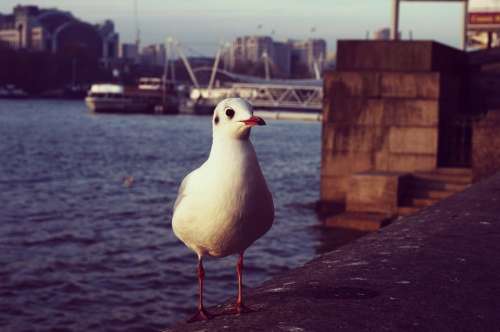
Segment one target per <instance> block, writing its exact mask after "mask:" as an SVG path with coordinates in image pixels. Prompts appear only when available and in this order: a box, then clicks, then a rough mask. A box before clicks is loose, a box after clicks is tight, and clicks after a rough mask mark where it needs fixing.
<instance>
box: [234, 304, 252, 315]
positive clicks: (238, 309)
mask: <svg viewBox="0 0 500 332" xmlns="http://www.w3.org/2000/svg"><path fill="white" fill-rule="evenodd" d="M250 312H255V310H254V309H252V308H250V307H247V306H246V305H244V304H243V303H236V304H235V306H234V313H235V314H237V315H239V314H248V313H250Z"/></svg>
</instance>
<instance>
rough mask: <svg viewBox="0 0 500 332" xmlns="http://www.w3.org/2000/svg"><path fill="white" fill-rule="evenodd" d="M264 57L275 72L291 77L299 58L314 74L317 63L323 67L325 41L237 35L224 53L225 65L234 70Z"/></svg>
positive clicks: (299, 61) (255, 62) (262, 59)
mask: <svg viewBox="0 0 500 332" xmlns="http://www.w3.org/2000/svg"><path fill="white" fill-rule="evenodd" d="M265 57H267V59H268V60H269V62H270V67H271V69H272V71H273V75H276V74H277V75H278V76H281V77H290V76H291V75H292V71H293V70H294V67H295V65H294V63H297V62H298V63H300V64H301V65H302V66H303V67H304V68H306V70H307V71H308V72H309V73H310V74H312V73H313V72H314V66H315V63H316V65H318V66H319V68H320V69H321V68H322V63H323V62H324V59H325V58H326V42H325V41H324V40H323V39H308V40H305V41H295V40H288V41H285V42H278V41H274V40H273V39H272V38H271V37H269V36H243V37H238V38H236V40H235V41H234V42H233V43H232V44H231V46H230V48H229V50H228V51H227V52H226V53H225V54H224V63H225V67H226V69H228V70H234V69H236V68H241V67H242V66H243V67H244V66H248V65H249V64H258V63H262V62H263V61H265Z"/></svg>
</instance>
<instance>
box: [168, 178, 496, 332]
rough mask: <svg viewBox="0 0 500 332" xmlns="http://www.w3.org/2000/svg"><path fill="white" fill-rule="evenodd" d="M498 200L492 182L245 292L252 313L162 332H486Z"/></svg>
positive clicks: (492, 318)
mask: <svg viewBox="0 0 500 332" xmlns="http://www.w3.org/2000/svg"><path fill="white" fill-rule="evenodd" d="M499 193H500V174H497V175H495V176H493V177H491V178H488V179H485V180H483V181H481V182H479V183H477V184H475V185H473V186H472V187H470V188H469V189H467V190H466V191H464V192H462V193H459V194H456V195H454V196H452V197H450V198H448V199H445V200H443V201H441V202H439V203H437V204H436V205H434V206H431V207H428V208H425V209H423V210H420V211H419V212H418V213H417V214H415V215H413V216H409V217H404V218H400V219H398V220H397V221H396V222H394V223H393V224H391V225H390V226H387V227H385V228H383V229H382V230H380V231H378V232H376V233H373V234H370V235H368V236H365V237H363V238H361V239H358V240H357V241H355V242H353V243H351V244H349V245H346V246H344V247H341V248H339V249H337V250H334V251H331V252H329V253H326V254H324V255H321V256H318V257H317V258H315V259H313V260H312V261H310V262H309V263H307V264H305V265H304V266H302V267H300V268H297V269H293V270H291V271H289V272H287V273H285V274H282V275H280V276H277V277H275V278H274V279H272V280H270V281H268V282H265V283H264V284H262V285H261V286H259V287H257V288H255V289H249V290H247V291H246V294H247V299H248V304H249V306H250V307H251V308H253V309H255V310H256V312H253V313H250V314H244V315H241V316H235V315H221V316H218V317H216V318H215V319H213V320H211V321H208V322H198V323H193V324H185V323H179V324H177V325H175V326H174V327H173V328H172V329H168V330H167V331H294V332H300V331H340V330H342V331H496V330H498V327H499V326H500V315H499V312H500V284H499V283H498V275H500V263H499V261H500V259H499V255H500V217H499V216H500V204H499V201H500V195H499ZM232 301H233V299H231V300H228V301H227V302H226V303H224V304H221V305H219V306H217V307H215V308H210V309H211V311H212V312H214V313H221V312H223V311H224V310H225V308H228V307H229V306H230V305H231V303H232ZM193 309H194V308H193Z"/></svg>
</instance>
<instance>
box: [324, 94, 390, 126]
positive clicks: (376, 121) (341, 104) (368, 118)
mask: <svg viewBox="0 0 500 332" xmlns="http://www.w3.org/2000/svg"><path fill="white" fill-rule="evenodd" d="M332 103H333V106H332V114H331V119H330V120H331V121H332V122H333V123H336V124H338V125H366V126H374V125H381V124H382V120H383V112H384V101H383V100H382V99H369V98H350V97H345V98H340V97H337V96H335V97H334V98H333V101H332Z"/></svg>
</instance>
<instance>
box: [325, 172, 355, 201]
mask: <svg viewBox="0 0 500 332" xmlns="http://www.w3.org/2000/svg"><path fill="white" fill-rule="evenodd" d="M348 187H349V176H325V175H321V185H320V199H321V200H322V201H330V202H344V201H345V197H346V191H347V188H348Z"/></svg>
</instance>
